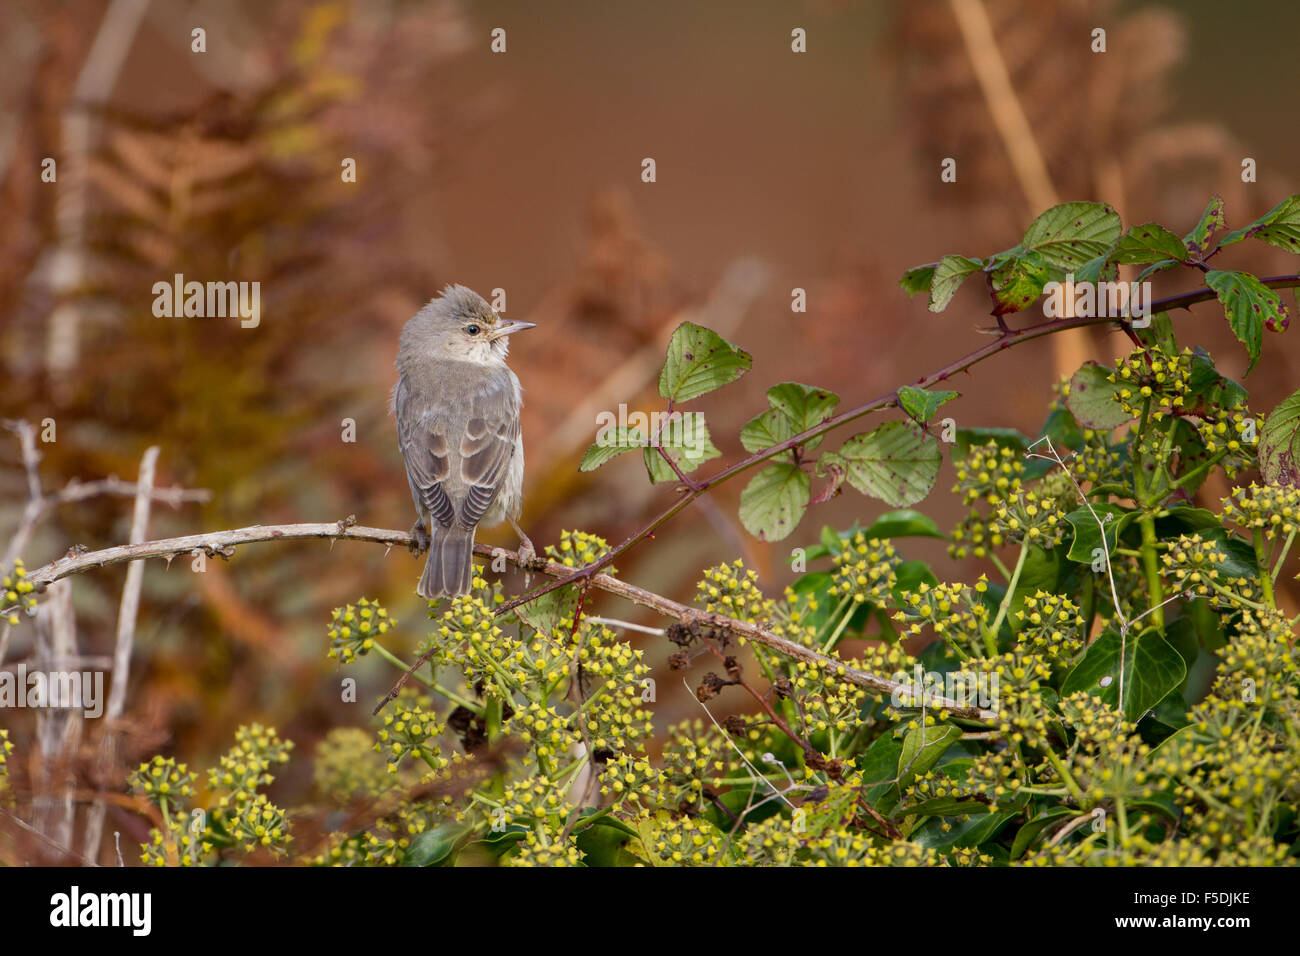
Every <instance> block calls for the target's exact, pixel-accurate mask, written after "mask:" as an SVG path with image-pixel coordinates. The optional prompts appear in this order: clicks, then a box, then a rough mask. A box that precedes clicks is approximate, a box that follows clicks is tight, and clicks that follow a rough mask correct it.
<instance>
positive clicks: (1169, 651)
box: [1061, 628, 1187, 723]
mask: <svg viewBox="0 0 1300 956" xmlns="http://www.w3.org/2000/svg"><path fill="white" fill-rule="evenodd" d="M1119 652H1120V638H1119V634H1118V633H1116V632H1115V631H1106V632H1105V633H1104V634H1102V635H1101V636H1100V637H1098V638H1097V639H1096V640H1095V641H1093V642H1092V644H1091V645H1089V647H1088V650H1087V651H1086V652H1085V653H1084V655H1083V659H1082V660H1080V661H1079V663H1078V664H1076V665H1075V667H1074V670H1072V671H1070V673H1069V675H1068V676H1067V677H1066V678H1065V683H1064V684H1063V685H1062V686H1061V696H1062V697H1067V696H1069V695H1070V694H1073V693H1075V692H1077V691H1081V690H1082V691H1087V692H1088V693H1090V694H1093V695H1095V696H1097V697H1100V698H1101V699H1102V700H1103V701H1105V702H1106V703H1108V704H1110V705H1111V706H1112V707H1113V706H1115V705H1116V704H1117V703H1118V701H1119ZM1186 676H1187V665H1186V663H1185V662H1184V661H1183V656H1182V655H1181V654H1179V653H1178V652H1177V651H1176V650H1174V649H1173V648H1172V647H1170V646H1169V642H1168V641H1166V640H1165V639H1164V638H1163V637H1161V636H1160V632H1159V631H1158V630H1156V629H1154V628H1151V629H1149V630H1146V631H1143V632H1142V633H1141V634H1130V635H1129V636H1128V640H1127V641H1126V642H1125V648H1124V704H1123V711H1124V716H1125V718H1126V719H1128V720H1131V721H1133V722H1134V723H1136V722H1137V721H1139V720H1141V719H1142V717H1143V715H1145V714H1146V713H1147V711H1149V710H1150V709H1151V708H1152V707H1154V706H1155V705H1156V704H1158V703H1160V701H1161V700H1162V699H1163V698H1164V696H1165V695H1166V694H1168V693H1169V692H1170V691H1172V690H1173V689H1174V688H1176V687H1177V686H1178V685H1179V684H1181V683H1182V682H1183V678H1185V677H1186Z"/></svg>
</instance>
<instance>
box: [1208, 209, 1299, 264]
mask: <svg viewBox="0 0 1300 956" xmlns="http://www.w3.org/2000/svg"><path fill="white" fill-rule="evenodd" d="M1243 239H1259V240H1260V241H1261V242H1267V243H1268V244H1269V245H1270V246H1277V247H1278V248H1280V249H1285V250H1286V251H1287V252H1300V196H1288V197H1287V198H1286V199H1283V200H1282V201H1281V202H1280V203H1278V204H1277V205H1276V206H1274V207H1273V208H1272V209H1270V210H1269V211H1268V212H1266V213H1264V215H1262V216H1260V217H1259V218H1258V219H1256V220H1255V221H1254V222H1252V223H1251V224H1250V225H1249V226H1246V227H1245V228H1244V229H1237V230H1234V231H1233V232H1230V233H1228V234H1227V235H1226V236H1224V237H1223V239H1222V240H1221V241H1220V242H1219V245H1220V246H1221V247H1222V246H1230V245H1232V244H1233V243H1234V242H1241V240H1243Z"/></svg>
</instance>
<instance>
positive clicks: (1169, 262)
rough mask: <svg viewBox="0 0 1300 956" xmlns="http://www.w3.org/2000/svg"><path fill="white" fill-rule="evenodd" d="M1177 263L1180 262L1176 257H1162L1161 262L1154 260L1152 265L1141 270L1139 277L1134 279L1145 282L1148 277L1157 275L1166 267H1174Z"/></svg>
mask: <svg viewBox="0 0 1300 956" xmlns="http://www.w3.org/2000/svg"><path fill="white" fill-rule="evenodd" d="M1176 265H1178V262H1177V261H1176V260H1174V259H1162V260H1160V261H1159V262H1153V263H1151V265H1149V266H1147V267H1146V268H1145V269H1143V270H1142V271H1141V272H1139V273H1138V276H1137V279H1135V280H1134V281H1135V282H1145V281H1146V280H1147V278H1149V277H1150V276H1153V275H1155V274H1156V273H1157V272H1164V271H1165V270H1166V269H1172V268H1173V267H1174V266H1176Z"/></svg>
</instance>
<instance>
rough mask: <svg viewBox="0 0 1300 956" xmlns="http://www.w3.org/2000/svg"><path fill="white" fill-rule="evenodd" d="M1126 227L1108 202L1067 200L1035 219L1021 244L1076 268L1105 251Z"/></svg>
mask: <svg viewBox="0 0 1300 956" xmlns="http://www.w3.org/2000/svg"><path fill="white" fill-rule="evenodd" d="M1122 228H1123V227H1122V225H1121V224H1120V219H1119V214H1118V213H1117V212H1115V210H1114V209H1112V208H1111V207H1110V206H1107V205H1106V204H1105V203H1095V202H1067V203H1061V204H1060V205H1058V206H1053V207H1052V208H1051V209H1049V210H1047V211H1046V212H1045V213H1043V214H1042V215H1041V216H1039V217H1038V218H1037V219H1035V220H1034V221H1033V222H1032V223H1031V224H1030V226H1029V228H1028V229H1027V230H1025V237H1024V239H1022V240H1021V241H1020V245H1021V246H1022V247H1023V248H1024V249H1025V250H1026V251H1032V252H1037V253H1039V254H1040V255H1041V256H1042V257H1043V259H1044V260H1045V261H1046V262H1047V263H1049V264H1050V265H1052V266H1054V267H1055V268H1057V269H1060V270H1061V271H1062V272H1073V271H1074V270H1075V269H1077V268H1079V267H1080V266H1082V265H1083V264H1084V263H1086V262H1087V261H1088V260H1089V259H1094V258H1096V257H1097V256H1100V255H1103V254H1104V253H1105V252H1106V251H1107V250H1108V249H1109V248H1110V247H1111V245H1112V244H1114V242H1115V240H1117V239H1118V238H1119V234H1120V231H1121V229H1122Z"/></svg>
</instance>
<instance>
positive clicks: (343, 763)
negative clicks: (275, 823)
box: [312, 727, 392, 804]
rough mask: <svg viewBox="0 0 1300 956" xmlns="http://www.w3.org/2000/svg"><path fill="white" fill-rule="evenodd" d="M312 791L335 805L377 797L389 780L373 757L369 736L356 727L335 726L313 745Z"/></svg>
mask: <svg viewBox="0 0 1300 956" xmlns="http://www.w3.org/2000/svg"><path fill="white" fill-rule="evenodd" d="M312 773H313V776H314V777H315V780H316V789H318V790H319V791H320V792H321V793H323V794H325V795H326V796H328V797H329V798H330V799H331V800H333V801H334V802H336V803H341V804H347V803H349V802H351V801H352V800H356V799H358V798H361V797H371V796H378V795H379V794H380V793H383V792H384V791H385V790H387V789H389V787H390V786H391V785H392V781H391V780H390V779H389V776H388V773H387V771H386V769H385V762H384V760H383V759H382V758H381V757H377V756H376V755H375V741H374V738H373V736H372V735H371V734H370V733H369V732H368V731H365V730H362V729H361V728H360V727H335V728H334V729H333V730H331V731H330V732H329V733H328V734H326V735H325V738H324V739H323V740H321V742H320V743H319V744H317V746H316V757H315V760H314V761H313V763H312Z"/></svg>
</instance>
